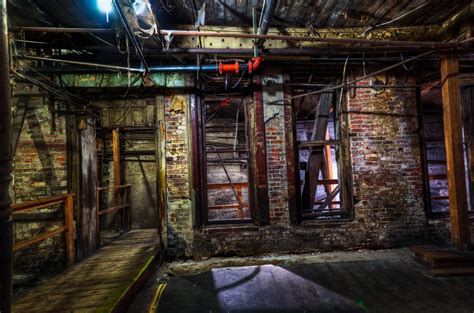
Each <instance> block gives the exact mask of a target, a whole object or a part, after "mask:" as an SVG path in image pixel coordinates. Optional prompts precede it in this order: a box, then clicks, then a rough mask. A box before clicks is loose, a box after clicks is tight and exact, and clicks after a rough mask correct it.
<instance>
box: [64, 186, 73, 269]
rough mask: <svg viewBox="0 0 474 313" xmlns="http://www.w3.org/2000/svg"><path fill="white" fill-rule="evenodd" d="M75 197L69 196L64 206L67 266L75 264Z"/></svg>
mask: <svg viewBox="0 0 474 313" xmlns="http://www.w3.org/2000/svg"><path fill="white" fill-rule="evenodd" d="M73 210H74V197H73V196H72V194H69V195H68V196H67V198H66V203H65V206H64V226H65V228H66V232H65V237H66V265H67V266H71V265H72V264H74V216H73V215H74V212H73Z"/></svg>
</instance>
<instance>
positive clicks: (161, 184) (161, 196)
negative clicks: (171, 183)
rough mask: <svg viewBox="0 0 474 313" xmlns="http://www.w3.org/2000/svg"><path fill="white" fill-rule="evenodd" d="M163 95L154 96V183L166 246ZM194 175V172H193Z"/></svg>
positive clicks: (162, 237)
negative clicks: (155, 141)
mask: <svg viewBox="0 0 474 313" xmlns="http://www.w3.org/2000/svg"><path fill="white" fill-rule="evenodd" d="M165 101H166V100H165V97H164V96H157V97H156V121H157V125H158V130H157V134H156V137H157V139H156V140H157V143H156V162H157V164H156V170H157V176H156V184H157V193H156V195H157V198H158V199H157V202H158V219H159V221H158V233H159V235H160V236H161V240H162V242H163V246H164V248H165V249H166V248H167V247H168V226H167V219H166V208H167V201H168V200H167V182H166V124H165ZM193 175H194V173H193Z"/></svg>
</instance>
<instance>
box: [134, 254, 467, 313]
mask: <svg viewBox="0 0 474 313" xmlns="http://www.w3.org/2000/svg"><path fill="white" fill-rule="evenodd" d="M157 290H160V292H158V293H157ZM153 300H155V303H156V306H157V310H156V311H157V312H159V313H167V312H180V313H187V312H200V313H201V312H213V313H215V312H248V313H250V312H252V313H253V312H383V313H386V312H400V313H408V312H417V313H418V312H420V313H422V312H430V313H433V312H435V313H436V312H439V313H441V312H442V313H450V312H453V313H464V312H466V313H472V312H474V277H453V278H432V277H431V276H430V275H429V274H427V272H426V270H425V268H424V267H423V266H421V265H420V264H419V263H417V262H416V261H415V260H414V259H413V257H412V254H411V252H410V251H409V250H408V249H399V250H386V251H357V252H334V253H315V254H304V255H283V256H262V257H254V258H212V259H208V260H204V261H201V262H195V261H186V262H174V263H171V264H167V265H165V266H164V267H162V268H161V269H160V270H159V271H156V273H155V274H154V276H153V277H152V278H151V279H150V281H148V283H147V284H146V286H145V288H144V290H142V292H141V293H140V294H139V296H138V297H137V299H136V300H135V302H134V303H133V304H132V306H131V307H130V309H129V312H147V311H148V310H149V308H150V307H152V306H153V305H152V302H153Z"/></svg>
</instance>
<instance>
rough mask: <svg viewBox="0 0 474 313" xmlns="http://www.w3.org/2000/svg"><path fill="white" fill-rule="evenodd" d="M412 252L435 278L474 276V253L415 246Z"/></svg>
mask: <svg viewBox="0 0 474 313" xmlns="http://www.w3.org/2000/svg"><path fill="white" fill-rule="evenodd" d="M411 250H412V251H413V253H414V254H415V258H416V259H417V260H418V261H419V262H420V263H422V264H423V265H425V266H426V267H427V268H428V271H429V273H430V274H431V275H433V276H434V277H450V276H471V275H474V252H461V251H456V250H453V249H447V248H446V249H442V248H439V247H433V246H414V247H412V248H411Z"/></svg>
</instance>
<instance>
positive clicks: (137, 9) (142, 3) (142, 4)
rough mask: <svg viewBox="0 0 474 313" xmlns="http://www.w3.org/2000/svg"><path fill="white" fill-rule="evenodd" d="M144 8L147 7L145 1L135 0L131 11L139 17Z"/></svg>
mask: <svg viewBox="0 0 474 313" xmlns="http://www.w3.org/2000/svg"><path fill="white" fill-rule="evenodd" d="M146 7H147V2H146V0H135V1H134V2H133V9H134V10H135V13H136V14H137V15H140V14H142V13H143V12H145V9H146Z"/></svg>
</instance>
